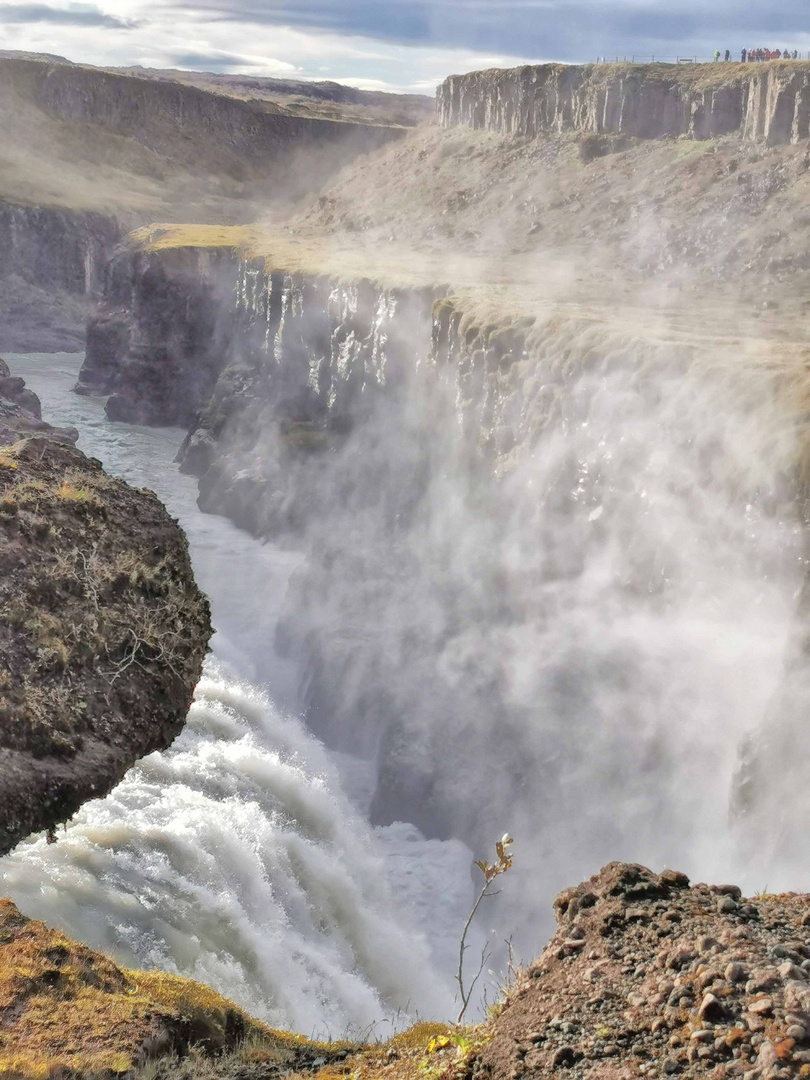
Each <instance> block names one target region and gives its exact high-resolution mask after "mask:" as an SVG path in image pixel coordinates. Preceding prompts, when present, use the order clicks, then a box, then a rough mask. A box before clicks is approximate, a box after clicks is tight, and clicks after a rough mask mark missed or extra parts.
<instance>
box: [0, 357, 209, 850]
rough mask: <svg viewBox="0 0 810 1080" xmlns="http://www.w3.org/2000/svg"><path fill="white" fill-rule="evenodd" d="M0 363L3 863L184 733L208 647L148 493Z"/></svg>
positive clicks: (194, 599) (177, 546) (187, 567)
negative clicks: (109, 465) (57, 419)
mask: <svg viewBox="0 0 810 1080" xmlns="http://www.w3.org/2000/svg"><path fill="white" fill-rule="evenodd" d="M38 413H39V402H38V400H37V399H36V396H35V395H33V394H31V392H30V391H28V390H27V389H26V388H25V385H24V383H23V380H22V379H16V378H14V377H13V376H12V375H10V374H9V373H8V368H7V367H6V365H5V364H2V367H0V853H3V852H5V851H8V850H9V848H11V847H13V846H14V844H15V843H17V842H18V841H19V840H21V839H23V838H24V837H25V836H27V835H28V834H29V833H31V832H34V831H38V830H41V829H45V828H51V829H52V828H53V827H54V826H55V825H56V824H58V823H59V822H61V821H64V820H66V818H68V817H70V815H71V814H73V813H74V812H75V811H76V810H77V809H78V807H79V806H81V804H82V803H83V802H84V801H86V800H87V799H89V798H94V797H98V796H101V795H103V794H106V792H107V791H109V790H110V788H111V787H112V786H113V785H114V784H115V783H117V781H118V780H120V779H121V777H122V776H123V775H124V773H125V772H126V770H127V769H128V768H129V767H130V766H131V765H132V764H134V762H135V761H136V760H137V759H138V758H140V757H142V756H143V755H144V754H147V753H149V752H151V751H152V750H156V749H162V748H164V747H166V746H168V745H169V744H170V743H171V741H172V740H173V739H174V737H175V736H176V735H177V734H178V732H179V731H180V729H181V727H182V725H183V722H184V720H185V716H186V712H187V710H188V704H189V700H190V698H191V694H192V692H193V688H194V686H195V684H196V682H197V680H198V678H199V675H200V671H201V668H202V661H203V657H204V655H205V652H206V649H207V645H208V638H209V636H210V621H209V611H208V602H207V600H206V599H205V597H204V596H203V595H202V594H201V593H200V592H199V590H198V589H197V587H196V585H195V583H194V577H193V574H192V569H191V562H190V559H189V555H188V546H187V543H186V540H185V537H184V535H183V533H182V531H181V530H180V528H179V527H178V525H177V523H176V522H175V521H174V520H173V519H172V518H170V517H169V515H168V514H167V512H166V510H165V508H164V507H163V506H162V504H161V503H160V502H159V501H158V499H157V497H156V496H155V495H154V494H153V493H152V492H149V491H136V490H134V489H132V488H131V487H129V486H128V485H127V484H125V483H123V482H122V481H119V480H113V479H111V478H110V477H109V476H107V475H106V474H105V473H104V472H103V470H102V468H101V464H100V463H99V462H98V461H94V460H91V459H88V458H86V457H85V456H84V455H83V454H82V453H81V452H80V451H79V450H77V449H76V448H75V447H74V446H73V445H71V443H72V442H73V441H75V438H76V433H75V432H71V431H58V430H56V429H54V428H51V427H50V426H49V425H48V424H47V423H45V422H43V421H42V420H41V419H39V418H38V415H37V414H38Z"/></svg>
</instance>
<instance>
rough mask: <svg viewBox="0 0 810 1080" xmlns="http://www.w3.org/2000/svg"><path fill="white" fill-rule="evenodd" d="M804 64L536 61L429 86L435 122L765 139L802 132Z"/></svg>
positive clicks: (537, 130)
mask: <svg viewBox="0 0 810 1080" xmlns="http://www.w3.org/2000/svg"><path fill="white" fill-rule="evenodd" d="M809 90H810V65H808V64H804V63H801V62H798V61H787V62H783V63H780V62H778V61H776V62H771V63H768V64H750V65H744V64H734V65H730V64H729V65H716V66H708V65H698V66H696V67H695V68H693V69H679V68H673V67H670V66H665V65H644V66H641V65H636V66H633V65H630V64H608V65H598V64H588V65H585V66H582V67H566V66H564V65H562V64H542V65H537V66H526V67H520V68H512V69H509V70H492V71H476V72H471V73H470V74H468V75H452V76H451V77H450V78H449V79H446V80H445V82H444V83H442V85H441V86H440V87H439V90H438V94H437V104H438V112H439V117H440V120H441V123H442V124H443V125H444V126H445V127H451V126H453V125H455V124H467V125H469V126H471V127H473V128H483V129H486V130H489V131H497V132H500V133H501V134H504V135H515V136H519V137H528V138H531V137H533V136H535V135H539V134H541V133H542V132H564V131H573V132H581V133H583V134H599V135H601V134H604V135H627V136H635V137H638V138H644V139H659V138H677V137H679V136H686V137H689V138H695V139H708V138H713V137H716V136H721V135H730V134H739V135H740V136H741V137H743V138H746V139H753V140H761V141H764V142H767V143H769V144H778V143H797V142H800V141H801V140H802V139H806V138H808V135H809V134H810V97H808V91H809Z"/></svg>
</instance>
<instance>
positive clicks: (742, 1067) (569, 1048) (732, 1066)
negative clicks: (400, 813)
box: [0, 863, 810, 1080]
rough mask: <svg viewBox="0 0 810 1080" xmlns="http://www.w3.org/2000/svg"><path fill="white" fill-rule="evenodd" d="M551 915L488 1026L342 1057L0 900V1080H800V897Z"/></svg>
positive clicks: (639, 872) (807, 977)
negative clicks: (284, 1078)
mask: <svg viewBox="0 0 810 1080" xmlns="http://www.w3.org/2000/svg"><path fill="white" fill-rule="evenodd" d="M506 887H507V888H508V885H507V886H506ZM554 911H555V915H556V918H557V924H558V926H557V931H556V933H555V934H554V936H553V937H552V939H551V941H550V942H549V944H548V946H547V947H546V949H545V950H544V951H543V953H542V954H541V955H540V956H539V957H538V958H537V959H536V960H534V961H533V962H532V963H531V964H529V965H528V967H526V968H522V969H520V970H519V971H517V972H512V973H510V976H509V982H508V985H507V987H506V988H505V992H504V994H503V996H502V998H501V999H500V1000H498V1001H496V1002H495V1003H494V1004H493V1006H492V1008H491V1009H490V1015H489V1018H488V1019H486V1020H485V1022H484V1023H483V1024H481V1025H479V1026H477V1027H456V1028H454V1027H452V1026H449V1025H446V1024H440V1023H421V1024H418V1025H417V1026H416V1027H414V1028H412V1029H410V1030H409V1031H406V1032H403V1033H402V1034H399V1035H396V1036H395V1037H394V1038H392V1039H391V1040H389V1041H388V1042H385V1043H380V1042H376V1043H373V1044H371V1045H367V1046H351V1045H348V1044H340V1043H330V1044H326V1045H324V1044H313V1043H311V1042H307V1041H306V1040H305V1039H302V1038H300V1037H296V1036H291V1035H288V1034H285V1033H282V1032H274V1031H270V1030H268V1029H267V1028H265V1027H264V1026H263V1025H261V1024H258V1023H257V1022H256V1021H252V1020H251V1019H250V1018H249V1017H247V1016H245V1014H244V1013H242V1012H241V1011H240V1010H239V1009H237V1008H236V1007H235V1006H233V1005H232V1004H231V1003H230V1002H228V1001H225V1000H224V999H222V998H221V997H220V996H219V995H217V994H215V993H214V992H212V991H210V990H206V989H205V988H204V987H201V986H199V985H197V984H195V983H192V982H189V981H187V980H183V979H178V978H176V977H173V976H170V975H162V974H159V973H152V974H150V973H145V972H135V971H124V970H122V969H120V968H118V967H116V965H114V964H113V963H112V962H111V961H110V960H108V959H107V958H106V957H104V956H101V955H99V954H97V953H93V952H91V951H90V950H89V949H86V948H84V947H82V946H80V945H76V944H75V943H73V942H71V941H69V940H67V939H65V938H64V937H63V936H62V935H61V934H59V933H57V932H54V931H50V930H47V929H46V928H45V927H44V926H43V925H42V924H41V923H35V922H31V921H29V920H27V919H25V918H24V917H23V916H21V915H20V914H19V912H18V911H17V910H16V909H15V908H14V907H13V905H11V904H10V903H8V902H7V901H5V902H0V1009H3V1010H4V1012H5V1015H6V1017H7V1019H6V1022H5V1023H4V1026H3V1030H2V1032H1V1033H0V1072H3V1074H4V1075H13V1076H19V1077H26V1078H27V1077H33V1076H39V1075H42V1071H41V1069H42V1066H43V1065H44V1064H46V1063H47V1065H48V1067H49V1068H51V1070H56V1069H61V1070H63V1071H62V1072H61V1073H60V1075H65V1076H67V1077H74V1076H79V1075H80V1076H82V1077H84V1078H86V1080H96V1078H97V1077H100V1076H109V1075H123V1074H125V1075H127V1076H130V1075H133V1076H140V1075H149V1076H152V1075H156V1076H160V1077H161V1078H165V1080H174V1078H176V1080H192V1078H194V1077H201V1076H205V1077H207V1078H210V1080H248V1078H249V1080H271V1078H274V1077H277V1076H279V1075H284V1074H288V1073H290V1072H292V1073H294V1074H295V1075H299V1074H304V1075H312V1076H314V1077H315V1078H317V1080H339V1078H341V1077H345V1076H347V1075H351V1076H353V1077H355V1078H356V1080H374V1078H376V1077H379V1076H380V1075H384V1076H386V1077H389V1078H390V1080H416V1078H418V1077H423V1078H424V1077H428V1078H429V1080H472V1078H474V1077H491V1078H492V1080H521V1078H526V1080H529V1078H531V1077H548V1076H557V1077H560V1078H561V1080H565V1078H570V1080H584V1078H587V1077H590V1078H592V1080H603V1078H612V1077H620V1078H630V1077H635V1076H650V1075H655V1076H679V1075H682V1076H686V1077H703V1076H706V1077H712V1078H713V1080H724V1078H727V1077H728V1078H733V1077H740V1078H746V1080H790V1078H792V1077H805V1076H807V1075H808V1074H810V1068H808V1066H810V937H809V936H808V935H810V929H808V928H810V897H808V896H807V895H795V894H794V895H785V896H773V895H766V894H762V895H760V896H758V897H756V898H753V899H750V900H745V899H743V897H742V896H741V893H740V890H739V889H738V888H737V887H736V886H734V885H711V886H710V885H705V884H696V885H690V883H689V879H688V878H687V877H686V875H685V874H682V873H678V872H677V871H672V870H665V871H663V872H662V873H661V874H656V873H653V872H651V871H650V870H648V869H646V868H645V867H643V866H638V865H634V864H623V863H611V864H609V865H608V866H606V867H604V869H603V870H602V871H601V872H600V873H599V874H597V875H595V876H594V877H592V878H591V879H590V880H588V881H585V882H583V883H582V884H581V885H579V886H578V887H576V888H569V889H566V890H564V891H563V892H562V893H560V895H559V896H558V897H557V898H556V900H555V901H554ZM11 973H13V974H11ZM246 1036H247V1038H246ZM133 1067H134V1069H135V1071H133V1072H130V1070H132V1069H133ZM139 1067H140V1069H143V1070H144V1071H143V1072H139V1071H137V1070H138V1069H139ZM146 1069H151V1070H152V1071H151V1072H148V1073H147V1072H146Z"/></svg>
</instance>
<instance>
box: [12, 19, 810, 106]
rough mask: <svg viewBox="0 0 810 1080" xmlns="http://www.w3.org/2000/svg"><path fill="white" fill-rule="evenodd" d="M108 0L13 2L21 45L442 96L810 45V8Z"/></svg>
mask: <svg viewBox="0 0 810 1080" xmlns="http://www.w3.org/2000/svg"><path fill="white" fill-rule="evenodd" d="M801 3H802V6H801V7H800V6H799V2H798V0H771V2H770V3H769V5H767V10H766V9H765V8H766V6H765V5H762V6H761V7H756V6H753V5H752V6H751V7H750V8H749V9H743V8H742V4H741V0H715V2H714V3H713V4H712V5H708V4H706V3H705V0H681V2H680V3H679V4H678V5H677V6H676V5H675V4H674V3H672V4H662V3H661V0H430V2H428V0H386V2H383V0H194V2H192V0H97V4H89V3H88V4H80V3H67V2H62V3H58V2H57V0H50V2H49V3H4V2H3V0H0V25H2V24H5V28H6V37H7V39H9V40H13V42H14V47H16V48H19V49H28V50H30V51H33V52H45V53H60V54H62V55H65V56H68V57H69V58H70V59H71V60H74V61H76V62H80V63H82V62H83V63H91V64H102V65H105V66H110V65H122V66H130V65H132V64H142V65H144V66H147V67H186V68H197V69H201V70H206V69H207V70H213V71H221V72H228V73H234V74H236V73H239V72H244V73H246V74H252V75H281V76H285V75H286V76H289V75H291V74H295V75H296V76H298V77H301V78H305V79H312V78H323V75H324V72H323V68H324V66H328V68H329V72H328V75H329V77H330V78H331V79H334V80H336V81H339V82H347V83H351V84H352V85H365V86H375V87H376V86H380V87H383V86H384V87H385V88H386V89H389V90H415V91H418V92H425V93H431V92H432V90H433V88H434V87H435V86H436V84H437V83H439V82H441V80H442V79H444V78H445V77H446V76H447V75H450V74H455V73H462V72H464V71H471V70H474V69H476V68H485V67H512V66H515V65H517V64H521V63H537V62H541V61H544V60H563V61H569V62H574V63H576V62H585V61H589V60H595V59H596V58H597V57H599V56H607V57H612V56H619V57H623V56H627V58H628V59H629V58H630V57H631V56H632V55H633V54H635V55H636V56H637V57H638V56H641V55H644V56H650V55H651V54H655V55H656V56H657V57H672V58H674V57H676V56H678V55H680V56H701V57H709V56H711V55H712V54H713V52H714V50H715V48H719V49H725V48H731V49H734V50H735V52H736V50H737V49H740V48H742V46H743V45H745V46H746V47H752V46H756V45H767V46H769V47H771V48H776V47H777V46H778V47H779V48H785V47H790V48H791V49H792V48H798V49H802V50H807V49H808V48H810V36H808V34H807V32H806V30H805V29H804V27H805V21H806V20H805V18H804V15H805V12H804V6H805V5H806V0H801Z"/></svg>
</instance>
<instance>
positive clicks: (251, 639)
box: [0, 354, 472, 1038]
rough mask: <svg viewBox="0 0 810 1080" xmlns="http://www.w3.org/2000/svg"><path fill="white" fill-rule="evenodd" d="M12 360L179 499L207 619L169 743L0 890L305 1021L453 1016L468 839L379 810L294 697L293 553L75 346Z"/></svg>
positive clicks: (146, 961) (2, 865)
mask: <svg viewBox="0 0 810 1080" xmlns="http://www.w3.org/2000/svg"><path fill="white" fill-rule="evenodd" d="M11 362H12V364H13V366H14V370H15V373H18V374H20V375H22V376H23V377H24V378H25V379H26V381H27V383H28V385H29V386H30V387H31V389H33V390H34V391H35V392H36V393H38V394H39V395H40V397H41V399H42V403H43V412H44V415H45V416H46V417H48V419H49V420H51V421H52V422H54V423H57V424H60V425H63V426H75V427H77V428H78V429H79V431H80V439H79V447H80V448H81V449H83V450H84V451H85V453H88V454H91V455H93V456H95V457H98V458H100V459H101V460H102V461H103V462H104V464H105V467H106V468H107V469H108V471H110V472H112V473H114V474H116V475H119V476H122V477H123V478H124V479H126V480H128V481H129V482H130V483H133V484H135V485H137V486H144V485H148V486H149V487H150V488H152V489H153V490H155V491H156V493H157V494H158V495H159V496H160V498H161V499H162V500H163V501H164V502H165V503H166V505H167V506H168V507H169V509H170V511H171V512H172V513H174V514H176V515H177V516H178V517H179V519H180V521H181V524H182V525H183V527H184V529H185V531H186V534H187V536H188V538H189V543H190V547H191V552H192V559H193V562H194V567H195V573H196V575H197V579H198V581H199V583H200V585H201V587H202V588H204V589H205V590H206V592H207V593H208V594H209V596H210V598H211V601H212V612H213V618H214V624H215V627H216V633H215V635H214V638H213V640H212V647H213V652H214V655H213V657H209V659H208V661H207V662H206V665H205V672H204V676H203V678H202V680H201V682H200V684H199V685H198V687H197V690H196V694H195V699H194V703H193V705H192V707H191V710H190V712H189V717H188V723H187V725H186V727H185V729H184V730H183V732H182V734H181V735H180V736H179V738H178V739H177V740H176V741H175V742H174V744H173V745H172V747H171V748H170V749H169V750H167V751H165V752H162V753H155V754H151V755H150V756H148V757H147V758H145V759H143V760H142V761H141V762H140V763H139V764H138V765H137V766H136V767H135V768H133V769H132V770H130V772H129V773H128V774H127V776H126V777H125V779H124V780H123V781H122V783H121V784H119V785H118V787H117V788H115V790H114V791H113V792H111V793H110V795H108V796H107V797H106V798H104V799H99V800H95V801H93V802H90V803H87V804H86V805H85V806H84V807H83V808H82V809H81V811H80V812H79V813H78V814H77V815H76V816H75V817H74V818H73V819H72V820H71V822H70V823H69V824H68V826H67V828H66V829H65V830H64V831H62V830H60V831H59V835H58V842H57V843H56V844H48V843H47V841H46V838H45V837H44V835H43V836H40V837H36V838H33V839H31V840H29V841H27V842H26V843H23V844H21V845H20V846H19V847H18V848H17V849H15V851H14V852H12V853H11V854H10V855H8V856H6V857H5V858H4V859H2V860H0V895H3V896H8V897H10V898H11V899H12V900H13V901H14V902H15V903H16V904H17V905H18V906H19V907H20V909H21V910H22V911H23V912H24V913H25V914H27V915H29V916H32V917H34V918H39V919H43V920H45V921H46V922H47V923H49V924H50V925H52V926H58V927H59V928H61V929H62V930H63V931H64V932H65V933H67V934H69V935H70V936H72V937H74V938H77V939H78V940H80V941H83V942H85V943H86V944H88V945H90V946H91V947H94V948H99V949H103V950H105V951H107V952H109V953H110V954H111V955H113V956H114V957H115V958H116V959H117V960H118V961H119V962H121V963H123V964H126V965H129V966H133V967H145V968H158V969H160V970H163V971H169V972H174V973H177V974H180V975H184V976H188V977H192V978H196V979H198V980H200V981H201V982H204V983H206V984H208V985H210V986H212V987H214V988H215V989H216V990H218V991H219V992H220V993H223V994H225V995H226V996H227V997H229V998H231V999H232V1000H233V1001H235V1002H236V1003H237V1004H239V1005H241V1006H242V1007H243V1008H245V1009H247V1010H248V1011H249V1012H250V1013H251V1014H252V1015H254V1016H256V1017H258V1018H259V1019H262V1020H264V1021H266V1022H268V1023H271V1024H273V1025H275V1026H278V1027H284V1028H291V1029H294V1030H296V1031H299V1032H302V1033H304V1034H307V1035H317V1036H322V1037H334V1038H341V1037H345V1036H368V1035H370V1034H371V1033H372V1032H373V1031H377V1032H379V1033H380V1034H385V1032H386V1031H389V1032H390V1030H391V1026H392V1025H394V1024H400V1025H402V1024H405V1023H407V1022H408V1021H409V1020H410V1019H412V1018H414V1017H416V1016H422V1017H447V1016H450V1015H451V1014H452V1012H453V1005H454V990H453V983H452V973H453V971H454V967H453V953H454V950H455V948H456V947H457V946H456V945H455V944H454V942H455V941H457V938H458V928H459V927H460V926H461V925H462V923H463V919H464V916H465V914H466V911H467V910H468V909H469V900H470V896H471V893H472V885H471V878H470V864H471V853H470V851H469V849H468V848H467V847H466V846H465V845H464V844H462V843H460V842H459V841H451V842H445V843H441V842H438V841H427V840H425V839H424V838H423V837H422V836H421V834H420V833H419V832H418V831H417V830H416V829H415V828H413V827H412V826H410V825H406V824H396V825H393V826H390V827H389V828H386V829H376V830H373V829H371V828H370V827H369V826H368V824H367V823H366V821H365V819H364V810H365V809H366V807H367V804H368V800H369V798H370V791H371V789H372V788H373V784H374V777H373V768H372V766H371V764H370V763H367V762H363V761H359V760H356V759H348V758H345V757H339V758H335V757H334V756H333V757H330V756H329V754H328V753H327V751H326V750H325V749H324V748H323V746H322V745H321V744H320V743H319V742H318V741H317V740H316V739H315V738H314V737H313V736H311V735H310V734H308V733H307V732H306V730H305V729H304V726H303V724H302V723H301V722H300V721H299V720H297V719H295V718H294V716H293V715H292V713H293V712H294V709H295V680H294V673H293V672H292V671H291V670H290V666H289V665H287V664H285V663H284V662H283V661H281V660H280V659H279V658H278V657H277V656H276V655H275V653H274V650H273V647H272V640H273V631H274V627H275V622H276V619H277V614H278V608H279V606H280V604H281V602H282V598H283V595H284V590H285V588H286V582H287V580H288V578H289V575H290V573H291V572H292V570H293V569H294V567H295V566H296V564H297V556H296V555H294V554H291V553H290V552H283V551H278V550H275V549H273V548H272V547H271V546H269V545H267V546H262V545H260V544H259V543H257V542H256V541H254V540H252V539H251V538H250V537H248V536H247V535H246V534H244V533H241V532H239V530H237V529H236V528H234V527H233V526H232V525H231V524H230V523H229V522H227V521H225V520H224V519H222V518H216V517H211V516H209V515H204V514H202V513H201V512H200V511H199V510H198V509H197V507H196V483H195V481H194V480H193V479H192V478H190V477H184V476H182V475H181V474H179V473H178V471H177V467H176V465H174V463H173V459H174V455H175V452H176V450H177V444H178V443H179V441H180V439H181V437H182V435H181V433H180V432H178V431H177V430H165V429H163V430H162V429H155V428H138V427H131V426H128V425H121V424H110V423H108V422H107V420H106V418H105V416H104V412H103V403H102V402H100V401H98V400H93V399H88V398H80V397H76V396H75V395H72V394H71V393H70V388H71V387H72V385H73V383H74V382H75V378H76V374H77V372H78V368H79V364H80V362H81V357H79V356H70V355H64V354H63V355H58V356H33V357H14V358H13V359H12V361H11ZM259 687H265V688H267V687H269V688H271V689H270V690H268V689H260V688H259ZM271 693H272V696H271Z"/></svg>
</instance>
